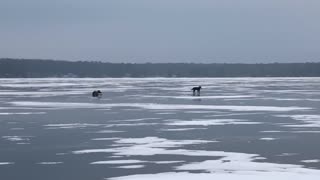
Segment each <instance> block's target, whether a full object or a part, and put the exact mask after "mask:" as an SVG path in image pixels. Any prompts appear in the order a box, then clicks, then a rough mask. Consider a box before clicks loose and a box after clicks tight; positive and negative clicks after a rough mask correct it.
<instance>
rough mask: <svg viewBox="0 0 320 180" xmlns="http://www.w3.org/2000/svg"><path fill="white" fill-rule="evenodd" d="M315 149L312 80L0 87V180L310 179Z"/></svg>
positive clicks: (318, 92) (319, 127)
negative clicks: (196, 92)
mask: <svg viewBox="0 0 320 180" xmlns="http://www.w3.org/2000/svg"><path fill="white" fill-rule="evenodd" d="M198 85H201V86H202V87H203V89H202V91H201V96H200V97H193V96H191V95H192V92H191V90H190V89H191V88H192V87H193V86H198ZM98 89H99V90H101V91H102V92H103V97H102V98H101V99H97V98H92V97H91V92H92V91H93V90H98ZM319 140H320V78H141V79H139V78H119V79H116V78H103V79H94V78H85V79H55V78H44V79H0V179H1V180H2V179H3V180H20V179H30V180H31V179H32V180H44V179H45V180H101V179H111V180H160V179H161V180H162V179H166V180H171V179H172V180H177V179H181V180H186V179H203V180H207V179H210V180H211V179H224V180H230V179H231V180H239V179H246V180H251V179H252V180H253V179H254V180H256V179H261V180H264V179H266V180H267V179H271V178H272V179H274V180H277V179H279V180H284V179H290V180H298V179H299V180H300V179H301V180H302V179H308V180H316V179H319V177H320V143H319V142H320V141H319Z"/></svg>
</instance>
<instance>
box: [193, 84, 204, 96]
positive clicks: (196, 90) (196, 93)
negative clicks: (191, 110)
mask: <svg viewBox="0 0 320 180" xmlns="http://www.w3.org/2000/svg"><path fill="white" fill-rule="evenodd" d="M201 88H202V87H201V86H198V87H193V88H192V89H191V90H192V92H193V96H196V95H197V96H200V90H201Z"/></svg>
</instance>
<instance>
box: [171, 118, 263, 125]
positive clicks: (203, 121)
mask: <svg viewBox="0 0 320 180" xmlns="http://www.w3.org/2000/svg"><path fill="white" fill-rule="evenodd" d="M230 124H232V125H255V124H262V123H261V122H250V121H245V120H239V119H212V120H211V119H193V120H189V121H173V122H169V123H167V125H171V126H212V125H213V126H221V125H230Z"/></svg>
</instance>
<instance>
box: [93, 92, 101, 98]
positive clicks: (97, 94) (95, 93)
mask: <svg viewBox="0 0 320 180" xmlns="http://www.w3.org/2000/svg"><path fill="white" fill-rule="evenodd" d="M92 97H98V98H100V97H102V92H101V91H100V90H97V91H93V92H92Z"/></svg>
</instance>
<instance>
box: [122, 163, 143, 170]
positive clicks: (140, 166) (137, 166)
mask: <svg viewBox="0 0 320 180" xmlns="http://www.w3.org/2000/svg"><path fill="white" fill-rule="evenodd" d="M143 167H144V165H142V164H139V165H128V166H118V167H116V168H121V169H138V168H143Z"/></svg>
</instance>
